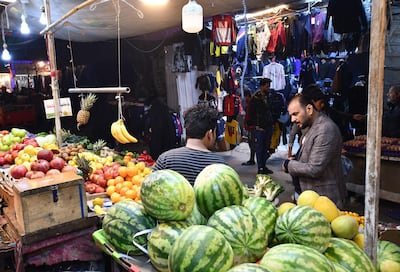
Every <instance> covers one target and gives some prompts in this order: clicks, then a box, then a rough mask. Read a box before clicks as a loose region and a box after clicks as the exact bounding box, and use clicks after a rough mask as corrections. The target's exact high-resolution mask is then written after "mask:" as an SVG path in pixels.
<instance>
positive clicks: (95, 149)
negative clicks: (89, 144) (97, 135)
mask: <svg viewBox="0 0 400 272" xmlns="http://www.w3.org/2000/svg"><path fill="white" fill-rule="evenodd" d="M106 145H107V143H106V141H104V140H103V139H99V140H97V141H96V142H95V143H94V144H93V153H94V154H97V155H100V152H101V150H102V149H103V147H105V146H106Z"/></svg>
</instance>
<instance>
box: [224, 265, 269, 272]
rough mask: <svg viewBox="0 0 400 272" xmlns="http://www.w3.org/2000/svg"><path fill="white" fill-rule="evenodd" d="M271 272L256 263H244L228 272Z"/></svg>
mask: <svg viewBox="0 0 400 272" xmlns="http://www.w3.org/2000/svg"><path fill="white" fill-rule="evenodd" d="M269 271H270V270H268V269H266V268H265V267H263V266H261V265H259V264H255V263H242V264H239V265H237V266H234V267H232V268H231V269H229V270H228V272H269Z"/></svg>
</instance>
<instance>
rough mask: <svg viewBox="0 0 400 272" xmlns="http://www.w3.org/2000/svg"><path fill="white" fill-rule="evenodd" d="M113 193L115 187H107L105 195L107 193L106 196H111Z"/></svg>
mask: <svg viewBox="0 0 400 272" xmlns="http://www.w3.org/2000/svg"><path fill="white" fill-rule="evenodd" d="M114 192H115V186H114V185H111V186H108V187H107V190H106V193H107V195H108V196H111V195H112V193H114Z"/></svg>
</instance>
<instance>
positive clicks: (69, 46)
mask: <svg viewBox="0 0 400 272" xmlns="http://www.w3.org/2000/svg"><path fill="white" fill-rule="evenodd" d="M67 48H68V49H69V55H70V60H69V62H70V63H71V69H72V77H73V79H74V87H75V88H77V81H78V79H77V77H76V69H75V63H74V54H73V52H72V42H71V37H70V32H69V29H68V45H67Z"/></svg>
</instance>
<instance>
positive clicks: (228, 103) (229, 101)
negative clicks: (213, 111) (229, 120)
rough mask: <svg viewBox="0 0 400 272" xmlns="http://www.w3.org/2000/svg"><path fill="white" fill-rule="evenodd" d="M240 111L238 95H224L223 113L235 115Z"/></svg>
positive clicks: (229, 115)
mask: <svg viewBox="0 0 400 272" xmlns="http://www.w3.org/2000/svg"><path fill="white" fill-rule="evenodd" d="M240 111H241V103H240V97H239V96H237V95H235V94H228V95H226V96H224V100H223V114H224V116H228V117H236V116H237V115H238V114H239V113H240Z"/></svg>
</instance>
